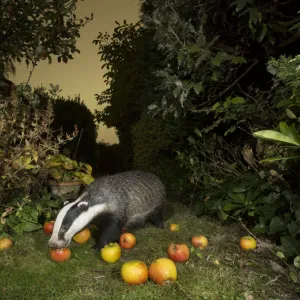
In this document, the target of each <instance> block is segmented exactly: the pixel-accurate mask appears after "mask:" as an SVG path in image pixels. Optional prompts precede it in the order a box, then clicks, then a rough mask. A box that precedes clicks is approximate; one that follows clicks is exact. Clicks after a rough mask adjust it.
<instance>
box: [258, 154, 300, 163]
mask: <svg viewBox="0 0 300 300" xmlns="http://www.w3.org/2000/svg"><path fill="white" fill-rule="evenodd" d="M299 157H300V156H287V157H272V158H265V159H262V160H261V161H260V162H261V163H272V162H274V161H278V160H288V159H296V158H299Z"/></svg>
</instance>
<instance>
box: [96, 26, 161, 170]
mask: <svg viewBox="0 0 300 300" xmlns="http://www.w3.org/2000/svg"><path fill="white" fill-rule="evenodd" d="M116 24H117V27H116V28H115V29H114V32H113V34H112V35H111V36H110V35H109V34H107V33H105V34H103V33H99V35H98V37H97V39H96V40H94V41H93V43H94V44H96V45H98V47H99V52H98V53H99V54H100V58H101V61H103V62H104V64H103V68H106V69H107V70H108V71H107V73H106V74H105V75H104V78H105V82H106V83H107V84H108V85H109V88H107V89H106V90H105V91H104V92H103V93H101V94H100V95H96V98H97V101H98V104H99V105H103V104H104V105H106V107H105V108H104V109H103V111H97V114H96V116H97V119H98V121H101V122H103V123H104V124H105V125H106V126H107V127H115V128H116V129H117V134H118V136H119V140H120V144H121V145H122V149H123V151H122V155H123V157H124V159H125V162H126V163H125V164H127V168H129V167H130V166H131V162H132V156H133V155H132V138H131V127H132V126H133V125H134V124H135V123H136V122H137V121H138V120H139V118H140V115H141V113H142V112H143V111H145V110H146V109H147V106H148V105H149V104H150V103H151V102H152V101H155V99H158V98H159V96H158V95H159V93H158V92H157V91H155V89H154V87H155V86H156V85H157V84H158V79H157V78H156V77H155V76H154V70H156V69H157V65H158V64H160V62H161V61H162V60H161V58H160V54H159V52H158V51H156V46H155V44H154V43H153V38H152V33H151V31H148V30H144V29H143V28H142V27H141V26H140V24H139V23H137V24H127V23H126V21H124V24H122V25H120V24H119V23H117V22H116Z"/></svg>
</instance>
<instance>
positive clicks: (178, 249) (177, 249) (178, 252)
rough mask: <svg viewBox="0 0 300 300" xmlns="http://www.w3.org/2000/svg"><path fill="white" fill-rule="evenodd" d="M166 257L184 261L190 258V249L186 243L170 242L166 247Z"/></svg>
mask: <svg viewBox="0 0 300 300" xmlns="http://www.w3.org/2000/svg"><path fill="white" fill-rule="evenodd" d="M167 253H168V257H169V258H170V259H172V260H173V261H175V262H185V261H187V260H188V259H189V258H190V250H189V248H188V246H187V245H186V244H174V243H172V244H170V245H169V247H168V249H167Z"/></svg>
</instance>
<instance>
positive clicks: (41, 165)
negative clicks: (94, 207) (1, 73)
mask: <svg viewBox="0 0 300 300" xmlns="http://www.w3.org/2000/svg"><path fill="white" fill-rule="evenodd" d="M38 104H39V98H38V96H37V95H36V94H34V93H32V92H31V88H30V86H28V85H27V86H25V85H19V86H18V87H17V88H16V90H15V91H14V92H13V93H12V95H11V96H10V97H7V98H6V97H3V96H0V173H1V181H0V203H5V202H7V200H8V199H10V198H11V197H13V195H18V194H25V195H36V194H38V193H39V192H40V191H41V189H42V185H43V183H44V181H45V180H46V178H47V175H48V172H47V169H46V168H45V160H46V158H47V157H48V156H49V155H53V154H55V153H57V152H58V148H59V145H60V144H62V143H64V142H65V141H66V140H70V139H72V136H67V137H66V138H65V139H63V138H62V136H57V137H56V138H54V135H53V132H52V131H51V129H50V125H51V122H52V120H53V109H52V105H51V104H50V103H49V104H48V107H47V109H39V108H37V105H38ZM75 134H76V133H74V134H73V136H74V135H75Z"/></svg>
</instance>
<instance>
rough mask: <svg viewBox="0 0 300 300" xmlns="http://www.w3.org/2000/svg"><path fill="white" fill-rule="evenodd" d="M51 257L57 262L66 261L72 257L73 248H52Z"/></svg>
mask: <svg viewBox="0 0 300 300" xmlns="http://www.w3.org/2000/svg"><path fill="white" fill-rule="evenodd" d="M50 257H51V259H52V260H53V261H55V262H64V261H67V260H68V259H69V258H70V257H71V250H70V249H69V248H61V249H50Z"/></svg>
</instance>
